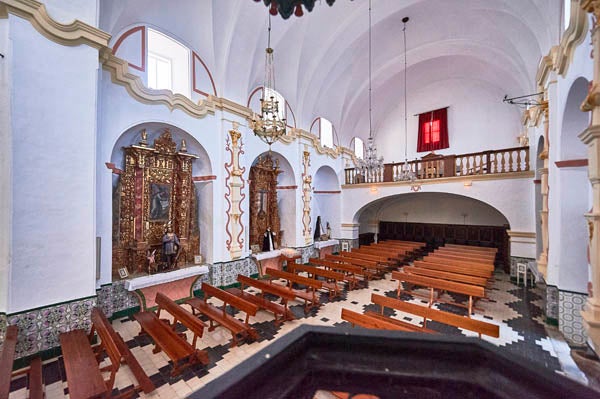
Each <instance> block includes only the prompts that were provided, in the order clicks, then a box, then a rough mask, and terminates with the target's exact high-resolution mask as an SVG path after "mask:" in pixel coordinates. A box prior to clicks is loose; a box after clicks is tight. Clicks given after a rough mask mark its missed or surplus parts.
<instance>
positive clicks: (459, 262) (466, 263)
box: [423, 253, 494, 272]
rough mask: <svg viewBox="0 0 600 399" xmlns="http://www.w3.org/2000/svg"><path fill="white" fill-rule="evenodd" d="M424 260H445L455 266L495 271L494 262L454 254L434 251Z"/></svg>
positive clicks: (444, 261)
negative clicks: (483, 261) (449, 254)
mask: <svg viewBox="0 0 600 399" xmlns="http://www.w3.org/2000/svg"><path fill="white" fill-rule="evenodd" d="M423 260H425V261H428V262H443V263H447V264H450V265H454V266H461V267H469V268H472V269H481V270H489V271H492V272H493V271H494V264H493V263H491V262H490V263H482V262H478V261H476V260H474V259H472V258H457V257H454V256H446V255H442V254H437V253H433V254H430V255H427V256H426V257H424V258H423Z"/></svg>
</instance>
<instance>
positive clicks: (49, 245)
mask: <svg viewBox="0 0 600 399" xmlns="http://www.w3.org/2000/svg"><path fill="white" fill-rule="evenodd" d="M54 4H55V2H52V5H54ZM67 9H68V10H69V11H70V13H67V12H66V11H65V10H67ZM49 11H50V13H51V15H53V14H52V13H55V15H59V16H57V18H58V19H60V20H65V21H68V22H71V21H72V20H73V19H74V15H77V18H80V19H81V18H84V19H89V20H88V21H86V22H89V23H91V24H95V13H96V3H95V2H91V1H84V2H80V3H79V4H78V5H77V6H74V7H72V8H62V7H60V11H61V12H60V13H59V12H58V11H59V9H56V8H54V7H53V6H50V7H49ZM9 24H10V38H11V40H12V42H13V51H12V58H11V59H10V60H7V61H9V62H11V64H12V65H13V66H14V67H13V71H12V85H13V88H14V90H12V103H11V125H12V129H11V130H12V132H13V135H12V179H13V184H12V226H11V240H12V263H11V266H10V268H11V271H10V287H11V291H10V298H9V306H8V311H9V312H18V311H21V310H26V309H30V308H35V307H38V306H43V305H48V304H52V303H57V302H62V301H68V300H71V299H75V298H82V297H87V296H92V295H95V281H96V279H95V276H96V273H95V234H94V233H95V205H96V204H95V146H96V111H97V110H96V99H97V76H98V67H99V64H98V51H97V50H96V49H94V48H92V47H89V46H85V45H80V46H75V47H68V46H63V45H59V44H56V43H54V42H52V41H50V40H48V39H47V38H45V37H44V36H42V35H41V34H39V33H38V32H37V31H36V30H35V29H34V27H33V26H32V25H31V23H29V22H27V21H24V20H22V19H20V18H18V17H14V16H12V15H11V16H9ZM32 49H35V51H32ZM5 62H6V61H5ZM42 66H43V67H42ZM14 132H18V134H15V133H14Z"/></svg>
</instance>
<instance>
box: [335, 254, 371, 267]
mask: <svg viewBox="0 0 600 399" xmlns="http://www.w3.org/2000/svg"><path fill="white" fill-rule="evenodd" d="M334 256H337V257H338V258H335V259H339V260H341V261H342V262H348V263H352V264H353V265H358V266H364V267H374V266H376V265H377V264H378V263H379V262H378V261H376V260H372V259H366V258H364V257H362V256H361V255H360V254H358V253H352V252H346V251H342V252H340V254H339V255H325V257H326V258H328V259H334V258H333V257H334ZM329 257H331V258H329Z"/></svg>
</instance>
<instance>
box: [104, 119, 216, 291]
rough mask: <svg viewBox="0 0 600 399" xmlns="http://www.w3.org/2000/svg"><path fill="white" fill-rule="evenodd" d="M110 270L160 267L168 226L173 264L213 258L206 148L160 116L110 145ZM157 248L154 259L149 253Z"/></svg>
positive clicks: (209, 169)
mask: <svg viewBox="0 0 600 399" xmlns="http://www.w3.org/2000/svg"><path fill="white" fill-rule="evenodd" d="M111 164H112V165H113V167H114V168H115V169H114V170H116V171H117V173H114V174H113V180H112V226H113V231H112V237H113V239H112V247H113V254H112V275H113V279H118V278H122V277H123V274H124V273H123V271H122V269H123V268H126V269H127V271H128V272H129V274H130V276H131V277H134V276H137V275H144V274H149V273H150V274H151V273H154V272H158V271H160V270H164V269H165V267H166V264H167V260H168V259H167V258H166V257H165V254H163V251H164V247H163V245H162V238H163V235H164V234H165V231H166V230H168V229H169V227H171V228H172V229H173V232H174V233H175V234H176V235H177V236H178V239H179V241H180V245H179V248H178V249H180V251H179V252H178V253H177V256H176V266H175V264H171V266H172V267H186V266H189V265H193V264H195V263H197V262H198V261H199V259H200V258H198V257H197V256H199V255H201V256H202V257H203V259H205V260H206V261H208V262H212V258H213V252H212V251H213V242H212V241H213V229H214V226H213V219H214V218H213V187H212V186H213V185H212V179H211V178H210V176H211V175H212V167H211V162H210V157H209V156H208V153H207V152H206V150H205V149H204V147H202V145H201V144H200V143H199V142H198V141H197V140H196V139H195V138H194V137H193V136H192V135H191V134H189V133H188V132H186V131H184V130H183V129H180V128H178V127H176V126H173V125H170V124H166V123H162V122H144V123H140V124H137V125H135V126H132V127H130V128H129V129H127V130H126V131H124V132H123V133H122V134H121V135H120V136H119V138H118V139H117V141H116V142H115V145H114V146H113V150H112V153H111ZM153 252H154V253H155V257H154V259H152V260H154V262H155V263H154V264H152V260H151V259H149V258H150V256H149V255H151V254H152V253H153Z"/></svg>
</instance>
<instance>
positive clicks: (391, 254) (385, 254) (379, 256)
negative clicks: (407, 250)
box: [352, 247, 404, 262]
mask: <svg viewBox="0 0 600 399" xmlns="http://www.w3.org/2000/svg"><path fill="white" fill-rule="evenodd" d="M352 252H353V253H358V254H364V255H368V256H369V257H371V258H372V259H375V260H378V261H381V262H388V261H389V260H390V258H397V257H399V256H400V252H398V251H395V250H384V251H382V250H377V249H367V248H362V247H361V248H354V249H353V250H352ZM402 255H404V254H402Z"/></svg>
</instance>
